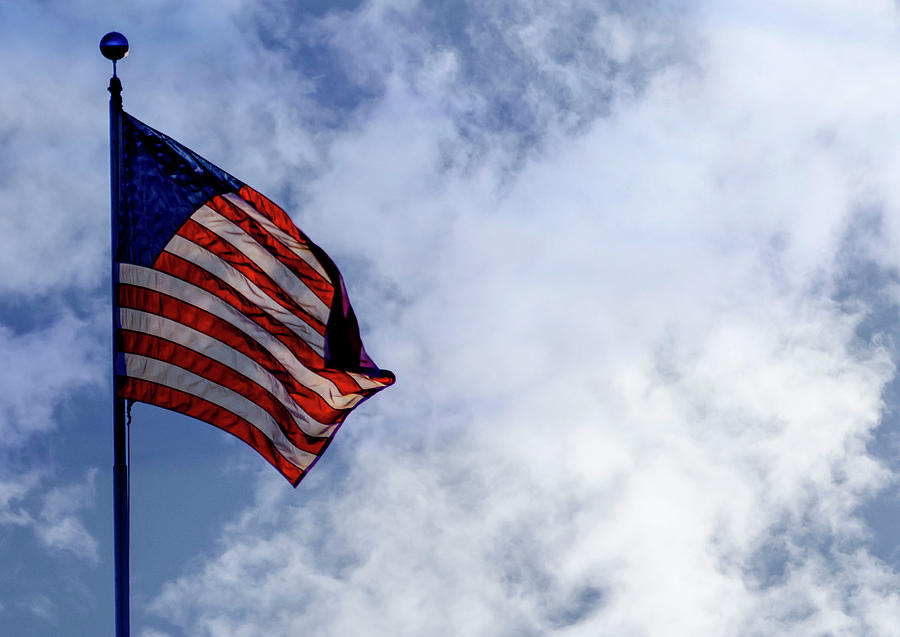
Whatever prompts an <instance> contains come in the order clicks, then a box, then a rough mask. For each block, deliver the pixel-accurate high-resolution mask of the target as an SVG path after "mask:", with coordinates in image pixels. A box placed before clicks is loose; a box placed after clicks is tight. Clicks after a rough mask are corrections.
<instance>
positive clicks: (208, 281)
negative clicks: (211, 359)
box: [153, 252, 325, 369]
mask: <svg viewBox="0 0 900 637" xmlns="http://www.w3.org/2000/svg"><path fill="white" fill-rule="evenodd" d="M153 267H154V269H156V270H159V271H160V272H165V273H166V274H171V275H172V276H174V277H177V278H179V279H181V280H182V281H187V282H188V283H191V284H193V285H196V286H197V287H198V288H201V289H203V290H206V291H207V292H209V293H210V294H212V295H213V296H216V297H218V298H220V299H222V300H223V301H225V302H226V303H228V304H229V305H231V306H232V307H233V308H234V309H236V310H237V311H238V312H240V313H241V314H243V315H244V316H246V317H247V318H249V319H250V320H251V321H253V322H254V323H256V324H257V325H259V326H260V327H261V328H262V329H264V330H265V331H266V332H268V333H269V334H271V335H272V336H274V337H275V338H277V339H278V340H279V341H281V342H282V343H284V345H285V346H286V347H287V348H288V349H290V350H291V352H293V353H294V355H295V356H296V357H297V358H298V359H299V360H300V361H301V362H302V363H303V364H304V365H306V367H308V368H310V369H313V368H321V367H324V366H325V360H324V359H323V358H322V357H321V356H319V354H317V353H316V351H315V350H313V349H312V348H311V347H310V346H309V345H308V344H307V343H306V341H304V340H303V339H302V338H300V337H299V336H298V335H297V334H296V333H295V332H294V331H292V330H291V329H290V328H288V327H287V326H285V325H284V324H283V323H281V322H280V321H278V319H276V318H273V317H272V316H271V315H270V314H268V313H267V312H264V311H263V310H261V309H260V308H259V306H257V305H256V304H255V303H251V302H250V301H248V300H247V299H246V298H245V297H244V296H243V295H242V294H241V293H240V292H238V291H237V290H235V289H234V288H233V287H231V286H230V285H228V284H227V283H225V282H224V281H222V280H221V279H219V278H218V277H216V276H213V275H212V274H210V273H209V272H207V271H206V270H203V269H202V268H200V267H198V266H196V265H194V264H193V263H191V262H190V261H188V260H187V259H183V258H181V257H179V256H178V255H176V254H170V253H169V252H162V253H161V254H160V255H159V257H158V258H157V259H156V263H154V264H153Z"/></svg>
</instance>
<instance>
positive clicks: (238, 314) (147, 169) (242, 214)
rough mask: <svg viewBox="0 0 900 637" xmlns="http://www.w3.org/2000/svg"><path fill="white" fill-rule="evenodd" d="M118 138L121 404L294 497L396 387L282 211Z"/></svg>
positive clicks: (195, 165) (179, 149) (165, 154)
mask: <svg viewBox="0 0 900 637" xmlns="http://www.w3.org/2000/svg"><path fill="white" fill-rule="evenodd" d="M121 134H122V140H123V142H122V192H121V193H120V196H119V201H120V203H119V215H118V221H117V223H116V224H115V227H114V228H113V232H114V233H115V236H114V238H113V242H114V246H115V250H116V254H115V259H114V261H115V267H114V276H115V279H116V280H115V284H116V297H117V298H116V299H115V302H116V311H115V312H114V315H115V320H116V321H117V325H116V351H115V368H116V392H117V395H118V396H120V397H124V398H127V399H129V400H132V401H139V402H144V403H149V404H152V405H157V406H159V407H164V408H166V409H171V410H174V411H177V412H180V413H183V414H187V415H189V416H192V417H194V418H198V419H200V420H203V421H206V422H208V423H210V424H212V425H215V426H216V427H220V428H222V429H224V430H226V431H228V432H230V433H232V434H234V435H235V436H237V437H238V438H240V439H241V440H244V441H245V442H247V443H248V444H249V445H250V446H252V447H253V448H255V449H256V450H257V451H258V452H259V453H261V454H262V455H263V456H264V457H265V458H266V459H267V460H268V461H269V462H270V463H272V465H274V466H275V467H276V468H277V469H278V470H279V471H280V472H281V473H282V474H283V475H284V476H285V477H286V478H287V479H288V480H289V481H290V482H291V484H293V485H294V486H296V485H297V484H298V483H299V482H300V480H301V479H302V478H303V477H304V476H305V475H306V473H307V472H308V471H309V469H310V468H311V467H312V466H313V465H314V464H315V462H316V461H317V459H318V458H319V457H320V456H321V455H322V453H323V452H324V451H325V449H326V448H327V447H328V445H329V443H330V442H331V440H332V439H333V438H334V434H335V432H336V431H337V430H338V428H339V427H340V426H341V423H343V421H344V419H345V418H346V417H347V415H348V414H349V413H350V411H351V410H352V409H353V408H354V407H356V406H357V405H358V404H359V403H361V402H362V401H363V400H365V399H366V398H368V397H369V396H371V395H372V394H374V393H376V392H378V391H379V390H381V389H383V388H385V387H387V386H388V385H390V384H391V383H393V382H394V376H393V374H392V373H391V372H389V371H387V370H382V369H379V368H378V367H377V366H376V365H375V363H373V362H372V360H371V359H370V358H369V356H368V355H367V354H366V351H365V349H364V347H363V345H362V341H361V340H360V337H359V327H358V324H357V320H356V316H355V314H354V312H353V308H351V307H350V303H349V301H348V299H347V291H346V289H345V287H344V283H343V279H342V278H341V275H340V273H339V272H338V269H337V267H336V266H335V265H334V263H333V262H332V261H331V259H330V258H329V257H328V256H327V255H326V254H325V253H324V252H323V251H322V249H321V248H319V247H318V246H317V245H315V244H314V243H313V242H312V241H310V240H309V239H308V238H307V237H306V235H304V234H303V233H302V232H301V231H300V230H299V229H298V228H297V227H296V226H295V225H294V223H293V222H292V221H291V219H290V217H288V215H287V214H286V213H285V212H284V211H283V210H282V209H281V208H279V207H278V206H276V205H275V204H273V203H272V202H271V201H269V200H268V199H266V198H265V197H263V196H262V195H260V194H259V193H258V192H256V191H255V190H253V189H252V188H250V187H248V186H247V185H245V184H243V183H242V182H240V181H238V180H237V179H235V178H234V177H232V176H231V175H229V174H227V173H226V172H224V171H223V170H221V169H220V168H218V167H216V166H214V165H213V164H211V163H210V162H208V161H206V160H205V159H203V158H202V157H200V156H199V155H197V154H196V153H194V152H193V151H191V150H189V149H187V148H185V147H184V146H182V145H181V144H179V143H178V142H176V141H175V140H173V139H171V138H169V137H167V136H166V135H163V134H162V133H160V132H159V131H156V130H154V129H152V128H150V127H149V126H147V125H146V124H144V123H142V122H140V121H138V120H137V119H135V118H133V117H131V116H130V115H128V114H127V113H123V115H122V133H121Z"/></svg>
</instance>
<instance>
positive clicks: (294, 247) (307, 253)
mask: <svg viewBox="0 0 900 637" xmlns="http://www.w3.org/2000/svg"><path fill="white" fill-rule="evenodd" d="M222 196H223V197H224V198H225V199H227V200H228V201H230V202H231V203H232V204H234V205H235V206H237V207H238V208H240V209H241V210H243V211H244V212H245V213H247V214H248V215H249V216H250V217H251V218H252V219H253V220H254V221H256V222H257V223H258V224H259V225H261V226H262V227H263V228H265V230H266V232H268V233H269V234H270V235H272V236H273V237H275V238H276V239H278V240H279V241H280V242H281V243H282V244H283V245H284V247H286V248H287V249H289V250H290V251H291V252H293V253H294V254H296V255H297V256H298V257H300V258H301V259H303V260H304V261H306V263H307V265H309V267H311V268H312V269H313V270H315V271H316V272H318V273H319V274H320V275H322V278H323V279H325V280H326V281H330V282H331V283H332V284H334V285H337V282H336V281H332V280H331V277H329V276H328V273H327V272H325V268H323V267H322V264H321V263H319V260H318V259H317V258H316V255H314V254H313V251H312V250H310V249H309V247H308V246H307V245H306V244H305V243H301V242H300V241H297V240H296V239H295V238H294V237H292V236H291V235H289V234H288V233H287V232H285V231H284V230H282V229H281V228H279V227H278V226H276V225H275V224H274V223H273V222H272V220H271V219H269V218H268V217H266V216H264V215H263V214H261V213H260V212H259V211H258V210H257V209H256V208H254V207H253V205H252V204H251V203H250V202H249V201H246V200H244V199H241V197H240V196H239V195H237V194H235V193H231V192H229V193H228V194H225V195H222Z"/></svg>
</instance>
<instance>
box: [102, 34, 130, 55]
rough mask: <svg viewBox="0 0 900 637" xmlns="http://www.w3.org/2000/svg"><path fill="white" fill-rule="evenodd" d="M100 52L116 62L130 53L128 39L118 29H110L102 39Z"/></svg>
mask: <svg viewBox="0 0 900 637" xmlns="http://www.w3.org/2000/svg"><path fill="white" fill-rule="evenodd" d="M100 53H102V54H103V57H105V58H106V59H107V60H112V61H113V63H115V61H116V60H121V59H122V58H123V57H125V56H127V55H128V40H127V39H126V38H125V36H124V35H122V34H121V33H119V32H118V31H110V32H109V33H107V34H106V35H104V36H103V39H101V40H100Z"/></svg>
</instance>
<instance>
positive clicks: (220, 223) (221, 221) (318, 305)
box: [191, 205, 329, 325]
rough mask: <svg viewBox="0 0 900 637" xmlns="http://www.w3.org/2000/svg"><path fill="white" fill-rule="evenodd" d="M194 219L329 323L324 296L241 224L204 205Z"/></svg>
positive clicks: (308, 309) (194, 215) (315, 314)
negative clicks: (319, 294)
mask: <svg viewBox="0 0 900 637" xmlns="http://www.w3.org/2000/svg"><path fill="white" fill-rule="evenodd" d="M191 219H193V220H194V221H196V222H197V223H199V224H200V225H201V226H203V227H204V228H206V229H207V230H210V231H211V232H214V233H215V234H217V235H218V236H219V237H221V238H222V239H224V240H225V241H227V242H228V243H230V244H231V245H233V246H234V247H235V248H237V249H238V250H240V251H241V252H243V253H244V254H245V255H246V256H247V258H248V259H250V260H251V261H253V263H255V264H256V265H257V266H258V267H259V269H260V270H262V271H263V272H265V273H266V274H268V275H269V278H271V279H272V281H274V282H275V284H276V285H278V286H279V287H280V288H281V289H282V290H284V292H285V293H286V294H287V295H288V296H290V297H291V298H292V299H294V301H295V302H296V303H297V305H299V306H300V307H302V308H303V309H304V310H305V311H306V312H307V313H308V314H309V315H310V316H312V317H315V318H317V319H318V320H319V322H321V323H322V324H323V325H324V324H325V323H327V322H328V312H329V307H328V306H327V305H325V303H323V302H322V299H320V298H319V297H318V296H316V294H315V293H314V292H313V291H312V290H310V289H309V288H308V287H307V285H306V284H305V283H304V282H303V281H301V280H300V279H298V278H297V277H296V275H295V274H294V273H293V272H291V271H290V270H289V269H288V267H287V266H285V265H284V263H282V262H281V261H279V260H278V259H276V258H275V257H273V256H272V254H271V253H270V252H269V251H268V250H267V249H266V247H265V246H263V245H260V243H259V242H258V241H257V240H256V239H254V238H253V237H252V236H250V235H249V234H247V233H246V232H244V230H243V229H242V228H241V227H240V226H237V225H235V224H234V223H232V222H231V220H229V219H226V218H225V217H223V216H222V215H220V214H219V213H218V212H216V211H215V210H213V209H212V208H210V207H209V206H205V205H204V206H201V207H200V208H199V209H198V210H197V211H196V212H195V213H194V214H193V215H191Z"/></svg>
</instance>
